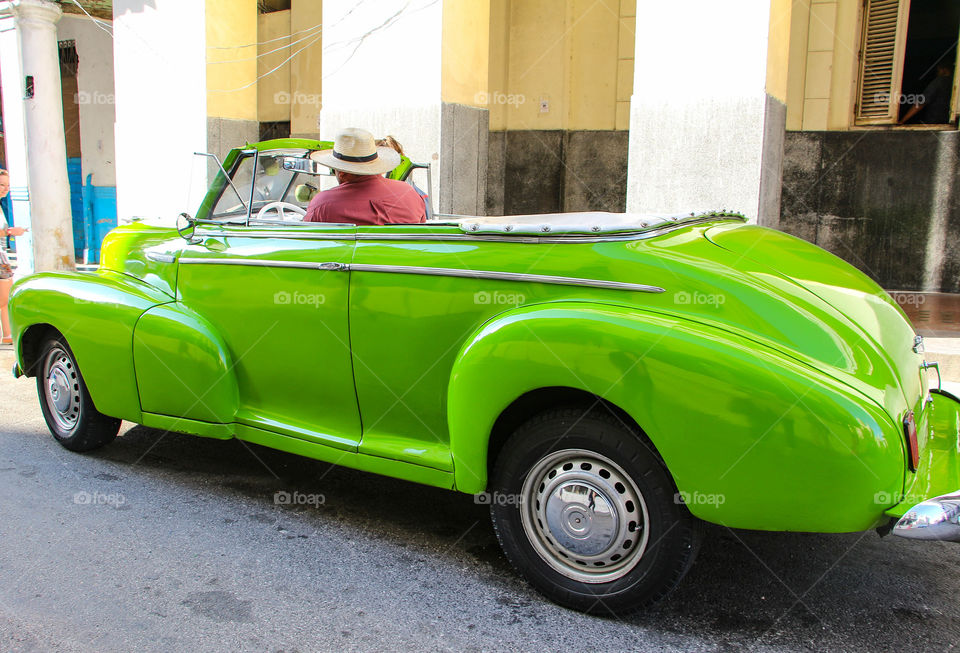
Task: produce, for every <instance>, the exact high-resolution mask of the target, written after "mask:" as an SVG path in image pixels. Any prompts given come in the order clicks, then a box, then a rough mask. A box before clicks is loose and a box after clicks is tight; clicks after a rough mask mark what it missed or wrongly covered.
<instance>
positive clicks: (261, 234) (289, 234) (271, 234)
mask: <svg viewBox="0 0 960 653" xmlns="http://www.w3.org/2000/svg"><path fill="white" fill-rule="evenodd" d="M241 226H242V225H241ZM194 233H195V235H197V236H203V237H205V238H299V239H302V240H356V239H357V238H356V234H354V233H352V232H351V233H343V234H334V233H324V234H318V233H298V232H296V231H293V230H288V231H280V230H277V231H244V232H242V233H241V232H235V233H234V232H223V231H207V230H203V231H201V230H199V229H198V230H197V231H195V232H194ZM421 238H422V237H421Z"/></svg>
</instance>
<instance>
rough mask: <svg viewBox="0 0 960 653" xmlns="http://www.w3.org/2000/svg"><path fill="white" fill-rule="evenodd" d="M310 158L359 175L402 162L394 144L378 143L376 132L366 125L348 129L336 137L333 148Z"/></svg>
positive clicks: (379, 172) (377, 173)
mask: <svg viewBox="0 0 960 653" xmlns="http://www.w3.org/2000/svg"><path fill="white" fill-rule="evenodd" d="M310 158H311V159H313V160H314V161H316V162H317V163H319V164H320V165H325V166H327V167H329V168H333V169H334V170H342V171H343V172H351V173H353V174H355V175H381V174H383V173H385V172H390V171H391V170H393V169H394V168H396V167H397V166H398V165H400V155H399V154H398V153H397V151H396V150H394V149H393V148H392V147H377V144H376V143H375V142H374V140H373V134H371V133H370V132H368V131H367V130H365V129H356V128H355V127H350V128H348V129H344V130H343V131H341V132H340V133H339V134H337V137H336V138H335V139H334V141H333V149H332V150H321V151H319V152H314V153H313V154H311V155H310Z"/></svg>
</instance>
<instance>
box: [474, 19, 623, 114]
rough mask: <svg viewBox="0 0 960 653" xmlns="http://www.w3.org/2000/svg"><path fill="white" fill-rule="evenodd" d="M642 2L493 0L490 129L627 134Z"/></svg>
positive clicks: (490, 40)
mask: <svg viewBox="0 0 960 653" xmlns="http://www.w3.org/2000/svg"><path fill="white" fill-rule="evenodd" d="M635 14H636V0H491V2H490V38H489V43H490V57H489V80H490V81H489V85H488V86H489V94H490V98H491V103H490V106H489V109H490V129H492V130H505V129H511V130H520V129H570V130H573V129H577V130H582V129H627V127H628V126H629V115H630V109H629V107H630V95H631V94H632V92H633V52H634V47H633V45H634V26H635V18H634V16H635Z"/></svg>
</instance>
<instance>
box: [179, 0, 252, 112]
mask: <svg viewBox="0 0 960 653" xmlns="http://www.w3.org/2000/svg"><path fill="white" fill-rule="evenodd" d="M206 3H207V4H206V23H207V24H206V31H207V115H208V116H211V117H214V118H231V119H234V120H256V119H257V85H256V79H257V58H256V57H257V46H256V45H255V44H256V43H257V40H258V39H257V1H256V0H206ZM174 47H176V44H174ZM219 48H225V49H219ZM227 61H229V62H234V63H218V62H227ZM242 87H246V88H242Z"/></svg>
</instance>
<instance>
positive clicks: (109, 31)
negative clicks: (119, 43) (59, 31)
mask: <svg viewBox="0 0 960 653" xmlns="http://www.w3.org/2000/svg"><path fill="white" fill-rule="evenodd" d="M72 1H73V4H75V5H77V7H79V8H80V11H82V12H83V13H85V14H86V15H87V18H89V19H90V20H92V21H93V22H94V24H95V25H96V26H97V27H99V28H100V29H101V30H103V31H104V32H106V33H107V34H109V35H110V38H113V26H112V25H111V26H110V29H107V24H106V23H105V22H103V21H102V20H99V19H97V18H94V17H93V16H91V15H90V12H88V11H87V10H86V9H84V7H83V5H82V4H80V3H79V2H77V0H72Z"/></svg>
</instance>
